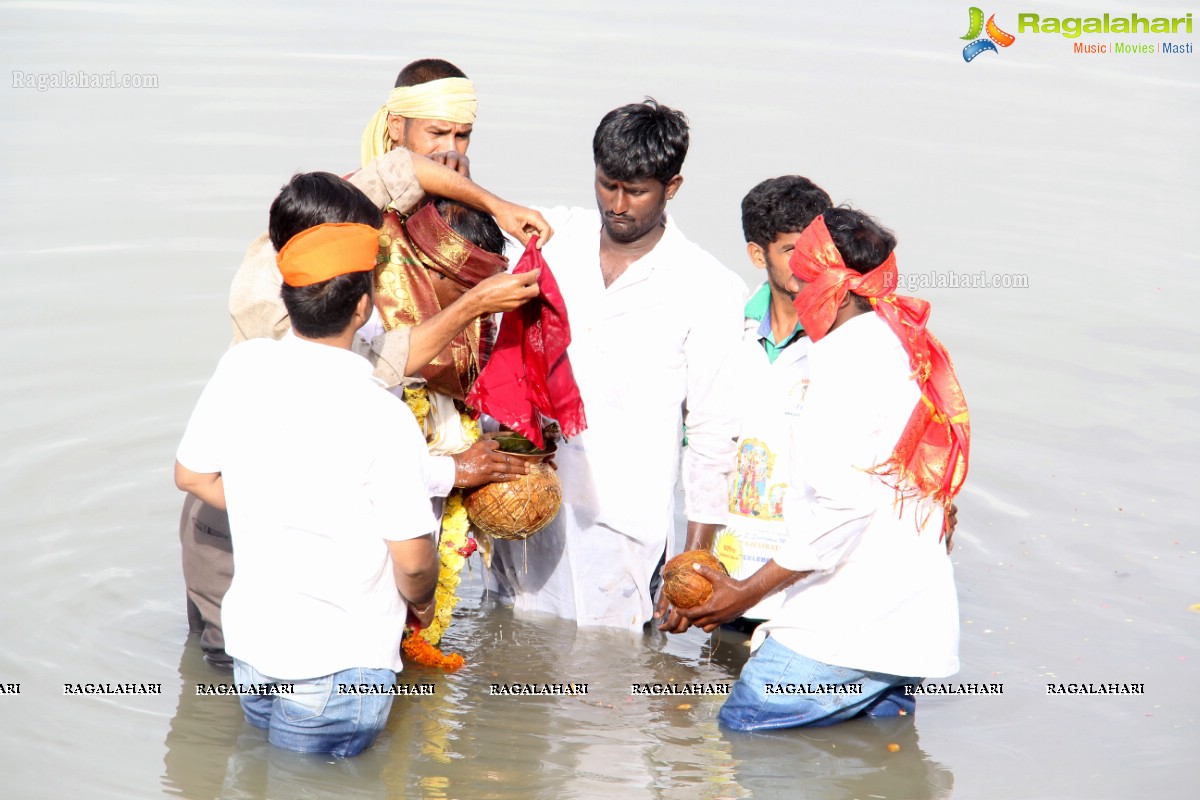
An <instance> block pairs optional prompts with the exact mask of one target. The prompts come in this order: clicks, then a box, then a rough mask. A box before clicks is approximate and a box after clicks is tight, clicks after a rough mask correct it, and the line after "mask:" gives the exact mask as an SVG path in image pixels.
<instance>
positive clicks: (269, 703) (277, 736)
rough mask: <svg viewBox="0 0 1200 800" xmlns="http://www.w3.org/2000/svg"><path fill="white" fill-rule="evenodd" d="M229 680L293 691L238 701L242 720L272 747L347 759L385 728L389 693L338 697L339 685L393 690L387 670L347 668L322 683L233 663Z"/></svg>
mask: <svg viewBox="0 0 1200 800" xmlns="http://www.w3.org/2000/svg"><path fill="white" fill-rule="evenodd" d="M233 678H234V681H235V682H237V683H239V684H245V685H249V684H275V685H282V686H288V685H290V686H291V687H292V691H291V692H290V693H287V694H283V693H281V694H269V695H250V694H244V695H242V696H241V698H240V699H241V703H242V713H244V714H245V715H246V721H247V722H249V723H250V724H251V725H254V726H255V727H258V728H265V729H266V730H267V740H268V741H270V742H271V744H273V745H275V746H276V747H283V748H286V749H288V750H295V751H297V752H300V753H330V754H332V755H335V756H340V757H343V758H348V757H350V756H356V755H358V754H359V753H361V752H362V751H363V750H366V749H367V748H368V747H370V746H371V745H372V744H373V743H374V742H375V739H376V737H378V736H379V732H380V731H382V730H383V728H384V726H385V725H386V724H387V718H388V712H389V711H391V710H392V695H390V694H341V693H339V692H338V685H339V684H343V683H345V684H364V683H365V684H384V685H386V686H394V685H395V683H396V673H394V672H392V671H391V670H390V669H345V670H342V671H341V672H335V673H333V674H332V675H325V676H324V677H321V678H310V679H308V680H302V681H285V680H280V679H279V678H272V677H270V676H267V675H263V674H262V673H260V672H259V671H258V670H256V669H255V668H254V667H252V666H250V665H249V664H247V663H246V662H244V661H239V660H237V659H236V658H235V659H234V660H233Z"/></svg>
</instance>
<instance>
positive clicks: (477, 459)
mask: <svg viewBox="0 0 1200 800" xmlns="http://www.w3.org/2000/svg"><path fill="white" fill-rule="evenodd" d="M499 447H500V443H499V442H497V441H496V440H495V439H480V440H479V441H478V442H476V443H475V444H473V445H471V446H470V447H468V448H467V449H466V450H464V451H462V452H461V453H455V454H454V455H453V456H452V458H453V459H454V485H455V486H459V487H462V488H472V487H475V486H483V485H484V484H485V483H496V482H506V481H515V480H516V479H517V478H519V477H521V476H522V475H524V474H526V473H528V472H529V467H528V465H526V463H525V460H524V459H521V458H514V457H512V456H510V455H508V454H506V453H501V452H500V451H499V449H498V448H499Z"/></svg>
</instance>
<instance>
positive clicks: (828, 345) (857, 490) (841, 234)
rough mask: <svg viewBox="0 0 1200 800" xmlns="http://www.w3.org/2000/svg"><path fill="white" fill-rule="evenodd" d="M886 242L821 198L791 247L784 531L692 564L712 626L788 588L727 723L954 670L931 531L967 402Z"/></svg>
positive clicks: (963, 453) (902, 698)
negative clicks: (803, 386) (792, 366)
mask: <svg viewBox="0 0 1200 800" xmlns="http://www.w3.org/2000/svg"><path fill="white" fill-rule="evenodd" d="M894 247H895V237H894V236H892V234H891V233H890V232H888V231H886V230H884V229H882V228H880V227H879V226H878V225H877V224H876V223H875V222H874V221H873V220H871V219H870V218H869V217H867V216H866V215H864V214H861V213H859V212H855V211H851V210H848V209H831V210H829V211H827V212H825V214H823V215H822V216H821V217H818V218H817V220H816V221H815V222H813V223H812V224H811V225H810V226H809V227H808V228H806V229H805V231H804V233H803V234H802V235H801V236H800V237H799V239H798V240H797V241H796V244H795V251H794V253H793V255H792V257H791V261H790V266H791V269H792V272H793V273H794V274H795V276H796V278H795V279H794V280H793V281H792V282H791V283H790V287H789V288H790V290H791V291H794V292H796V293H797V295H796V309H797V316H798V318H799V320H800V323H801V325H802V326H803V328H804V330H805V331H806V332H807V333H808V335H809V337H810V339H811V340H812V342H813V343H812V345H811V346H810V348H809V353H808V359H809V366H810V371H811V383H810V386H809V388H808V391H807V392H806V394H805V397H804V401H803V408H802V410H801V412H800V415H799V416H798V418H797V420H796V425H795V429H794V437H793V442H792V452H791V470H790V475H789V478H790V487H789V491H788V494H787V496H786V499H785V503H784V519H785V522H786V525H787V529H788V536H787V539H786V540H785V541H784V542H783V543H782V544H781V546H780V548H779V550H778V551H777V553H776V555H775V556H774V558H772V559H771V560H770V561H768V562H767V563H766V564H764V565H763V566H762V568H761V569H759V570H758V571H757V572H755V573H754V574H753V575H751V576H750V577H749V578H746V579H744V580H737V579H733V578H729V577H726V576H725V575H723V574H720V573H718V572H715V571H713V570H710V569H706V568H703V567H698V568H697V571H698V572H700V573H701V574H702V575H704V576H705V577H706V578H708V579H709V580H710V581H712V583H713V596H712V598H710V600H709V601H708V602H707V603H705V604H704V605H702V606H700V607H698V608H696V609H694V610H689V612H688V617H689V620H690V622H691V623H692V624H694V625H698V626H701V627H703V628H704V629H705V630H712V629H713V628H715V627H716V626H717V625H718V624H721V623H724V622H728V621H729V620H731V619H734V618H736V617H738V616H740V615H741V614H744V613H745V612H746V611H747V610H748V609H750V608H752V607H753V606H755V605H756V604H757V603H759V602H761V601H762V600H763V599H764V598H765V597H768V596H770V595H772V594H774V593H777V592H780V591H785V590H786V591H787V593H786V595H785V596H784V598H783V600H782V603H781V604H780V607H779V609H778V610H777V611H776V612H775V613H773V614H772V616H771V618H770V619H768V620H767V622H766V623H764V624H763V625H761V626H759V628H758V629H757V630H756V631H755V634H754V637H753V642H752V644H753V646H754V647H755V648H756V649H755V652H754V654H753V655H752V656H751V658H750V660H749V661H748V662H747V663H746V665H745V667H744V668H743V670H742V673H741V676H740V677H739V679H738V682H737V684H736V685H735V687H734V690H733V691H732V692H731V693H730V696H729V699H728V700H727V701H726V703H725V705H724V706H723V707H722V709H721V713H720V720H721V722H722V723H723V724H725V725H727V726H730V727H732V728H735V729H738V730H764V729H771V728H784V727H795V726H801V725H828V724H832V723H835V722H839V721H842V720H845V719H849V718H851V717H854V716H858V715H863V714H865V715H869V716H890V715H896V714H900V713H911V712H912V711H913V710H915V699H914V697H913V696H912V695H911V694H909V693H908V691H907V690H906V687H907V686H910V685H913V684H916V683H919V682H920V681H921V680H922V679H923V678H928V677H945V676H948V675H952V674H954V673H955V672H957V671H958V601H957V595H956V592H955V588H954V574H953V568H952V565H951V562H950V560H949V559H948V558H946V551H945V541H944V540H943V538H942V536H941V532H942V531H943V519H944V517H943V508H945V507H947V506H948V505H949V504H950V501H951V500H952V498H953V497H954V495H955V494H956V493H957V492H958V490H959V489H960V488H961V487H962V482H963V480H964V479H965V477H966V465H967V449H968V446H969V428H968V422H967V412H966V405H965V401H963V399H962V393H961V389H960V388H959V386H958V382H957V379H956V378H955V377H954V373H953V368H952V367H951V366H950V363H949V357H948V356H947V355H946V353H945V350H944V348H942V347H941V345H940V343H938V342H937V340H936V339H934V338H933V336H932V335H930V334H928V333H927V332H926V331H925V328H924V322H925V320H926V319H927V317H928V304H927V303H925V302H924V301H920V300H917V299H916V298H905V297H898V296H897V295H895V293H894V291H895V286H896V267H895V258H894V256H893V255H892V250H893V249H894ZM873 309H874V311H873ZM898 331H902V332H903V334H904V338H903V339H902V338H901V337H900V336H899V335H898V333H897V332H898ZM901 499H903V502H899V501H900V500H901Z"/></svg>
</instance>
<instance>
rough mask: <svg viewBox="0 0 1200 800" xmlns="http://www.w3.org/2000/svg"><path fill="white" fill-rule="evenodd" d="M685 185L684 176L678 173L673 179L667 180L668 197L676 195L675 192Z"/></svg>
mask: <svg viewBox="0 0 1200 800" xmlns="http://www.w3.org/2000/svg"><path fill="white" fill-rule="evenodd" d="M682 185H683V176H682V175H676V176H675V177H674V178H671V180H669V181H667V199H668V200H670V199H671V198H673V197H675V193H676V192H678V191H679V187H680V186H682Z"/></svg>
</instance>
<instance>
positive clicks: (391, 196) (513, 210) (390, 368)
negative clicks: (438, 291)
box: [179, 59, 550, 668]
mask: <svg viewBox="0 0 1200 800" xmlns="http://www.w3.org/2000/svg"><path fill="white" fill-rule="evenodd" d="M456 74H461V71H460V70H458V69H457V68H456V67H454V65H452V64H449V63H448V62H444V61H440V60H438V59H425V60H422V61H418V62H413V63H412V64H409V65H408V66H407V67H405V68H404V70H402V71H401V73H400V77H399V78H398V79H397V85H398V87H400V88H397V89H396V90H394V93H396V92H401V93H402V92H408V93H409V94H408V95H407V96H401V97H399V99H398V100H397V101H396V103H393V104H392V105H391V107H393V108H397V109H399V110H400V111H404V112H405V113H406V114H409V115H412V114H417V113H420V114H438V113H444V114H445V115H446V116H448V117H454V118H455V119H459V118H460V117H461V115H462V114H464V113H465V111H464V107H465V106H469V107H470V109H471V111H470V114H471V119H474V110H473V109H474V102H475V101H474V93H473V90H471V91H470V93H469V94H470V97H469V101H468V100H464V99H463V95H464V93H465V92H464V89H463V88H462V87H461V86H459V84H460V83H466V84H469V83H470V82H469V81H466V79H465V78H453V80H450V84H451V85H450V86H449V87H445V86H444V85H443V82H444V81H445V80H449V78H450V76H453V75H456ZM401 83H403V85H402V86H401ZM414 93H415V94H414ZM387 108H388V107H386V106H385V108H384V109H383V110H382V113H383V119H384V120H385V122H384V131H385V139H386V145H380V147H379V153H380V155H379V156H378V157H377V158H375V159H374V160H372V161H370V162H369V163H367V164H366V165H364V166H363V168H362V169H361V170H359V171H357V172H356V173H354V174H353V175H351V176H350V177H349V178H348V180H349V181H350V182H351V183H352V184H354V185H355V186H357V187H358V188H359V189H361V190H362V191H363V192H365V193H366V194H367V196H368V197H370V198H371V200H372V201H373V202H374V204H375V205H377V206H378V207H379V208H391V209H395V210H396V211H399V212H403V213H405V214H407V213H408V212H410V211H412V210H413V208H415V206H416V205H417V203H418V202H419V201H420V200H421V199H422V198H424V197H425V195H426V194H430V195H437V196H441V197H447V198H451V199H454V200H457V201H460V202H462V203H463V204H465V205H468V206H471V207H475V208H479V209H482V210H484V211H487V212H488V213H489V214H493V215H495V216H496V218H497V220H498V221H499V223H500V225H501V226H502V227H503V228H505V230H507V231H508V232H509V233H510V234H512V235H514V236H516V237H517V238H519V239H523V240H527V239H528V238H529V235H530V233H532V232H537V233H539V234H540V235H541V238H542V239H546V238H547V237H548V235H549V234H550V230H549V229H548V228H546V227H545V226H544V220H542V218H541V216H540V215H538V214H537V213H536V212H530V211H529V210H528V209H524V208H522V207H520V206H517V205H515V204H513V203H509V202H507V201H504V200H502V199H501V198H499V197H496V196H495V195H493V194H491V193H490V192H488V191H487V190H485V189H484V188H483V187H481V186H479V185H477V184H475V183H473V182H472V181H471V180H470V179H469V178H468V177H466V173H467V162H466V149H467V145H468V144H469V139H470V127H471V126H470V125H465V124H464V123H462V122H451V121H449V120H439V119H425V118H410V117H409V116H403V117H402V116H398V115H395V114H391V113H390V112H388V110H387ZM422 109H423V110H422ZM438 109H443V110H442V111H438ZM389 131H391V132H393V133H394V134H395V136H396V138H395V139H394V140H393V139H392V138H390V135H386V134H387V132H389ZM447 131H449V133H447ZM456 132H457V133H456ZM464 133H465V135H463V134H464ZM434 134H438V135H434ZM443 148H448V149H443ZM443 165H446V166H443ZM447 167H449V168H447ZM453 170H456V171H457V173H459V174H456V173H455V171H453ZM535 278H536V276H530V275H525V276H514V275H507V274H502V275H494V276H492V277H490V278H488V279H486V280H484V281H483V282H482V283H480V284H478V285H477V286H475V287H473V288H472V289H471V290H470V291H468V292H466V293H465V294H464V295H463V296H461V297H458V298H457V299H455V300H454V302H452V303H447V304H446V306H445V307H444V308H443V310H442V311H441V312H440V313H438V314H436V315H435V316H434V317H432V318H430V319H428V320H425V321H424V322H422V323H421V324H420V325H416V326H413V327H411V328H410V327H407V326H401V327H396V328H393V329H391V330H388V331H386V332H380V333H379V335H377V336H374V337H372V338H371V339H369V340H366V339H356V340H355V342H354V347H355V349H356V351H358V352H360V353H362V354H363V355H365V356H366V357H367V358H369V359H370V360H371V362H372V364H373V365H374V368H375V376H376V377H378V378H379V379H380V380H383V381H384V382H386V383H387V385H388V386H389V387H397V386H403V385H406V384H408V383H410V382H411V381H413V380H414V378H413V377H410V376H416V375H418V374H419V373H420V371H421V369H422V368H424V367H425V366H426V365H427V364H428V363H429V362H430V361H431V360H433V359H434V358H435V357H436V356H437V355H438V354H439V353H441V352H442V350H443V348H445V347H446V346H447V345H448V344H449V343H450V342H451V340H453V339H454V337H455V336H457V335H458V334H459V333H460V332H461V331H462V330H463V329H464V328H465V327H467V326H468V325H471V324H473V323H475V322H476V320H477V319H478V318H479V316H480V315H481V314H486V313H496V312H503V311H507V310H511V309H513V308H515V307H517V306H518V305H520V304H521V303H523V302H524V301H526V300H528V299H529V298H531V297H534V296H536V295H537V288H536V286H535V285H534V283H533V281H534V279H535ZM280 281H281V278H280V274H279V270H278V269H277V267H276V265H275V249H274V248H273V247H272V244H271V241H270V238H269V236H268V235H267V234H265V233H264V234H263V235H262V236H259V237H258V238H257V239H255V240H254V241H253V242H252V243H251V244H250V247H249V249H248V250H247V251H246V255H245V257H244V259H243V261H242V265H241V267H240V268H239V269H238V271H237V274H236V275H235V276H234V279H233V284H232V286H231V287H230V292H229V314H230V318H231V321H232V323H233V335H234V341H235V342H242V341H246V340H248V339H255V338H259V337H270V338H272V339H278V338H280V337H282V336H284V335H285V334H286V333H287V332H288V330H289V329H290V327H291V323H290V320H289V317H288V312H287V309H286V308H285V307H284V305H283V303H282V302H281V300H280V297H279V287H280ZM495 447H496V445H495V443H494V442H486V441H485V442H480V443H477V444H476V445H474V446H472V447H471V448H470V449H468V450H466V451H465V452H462V453H458V454H456V455H455V456H453V457H451V456H445V457H439V458H436V459H434V461H433V462H432V475H431V486H430V495H431V496H433V497H445V496H446V494H447V493H448V492H449V491H450V489H451V488H453V487H454V486H476V485H480V484H482V483H485V482H487V481H494V480H512V479H513V478H515V477H517V476H518V475H521V474H523V473H524V471H525V468H524V466H523V465H522V464H520V463H506V462H505V461H504V460H503V457H501V456H499V455H497V454H496V452H495ZM179 535H180V545H181V549H182V562H183V574H184V582H185V584H186V587H187V610H188V623H189V627H190V628H191V630H193V631H196V632H197V633H198V634H199V636H200V645H201V647H202V648H203V650H204V653H205V656H204V657H205V660H206V661H209V662H210V663H212V664H213V665H215V666H218V667H223V668H228V666H229V663H230V662H229V657H228V656H227V655H226V654H225V651H224V637H223V635H222V630H221V603H222V598H223V597H224V595H225V592H226V590H227V589H228V588H229V582H230V580H231V578H232V568H233V567H232V564H233V558H232V555H231V554H230V543H229V520H228V517H227V516H226V515H225V514H224V513H223V512H222V511H221V510H220V509H215V508H212V507H211V506H206V505H205V504H203V503H201V502H200V500H199V499H198V498H196V497H194V496H189V497H187V498H186V499H185V500H184V505H183V513H182V515H181V518H180V526H179Z"/></svg>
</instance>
